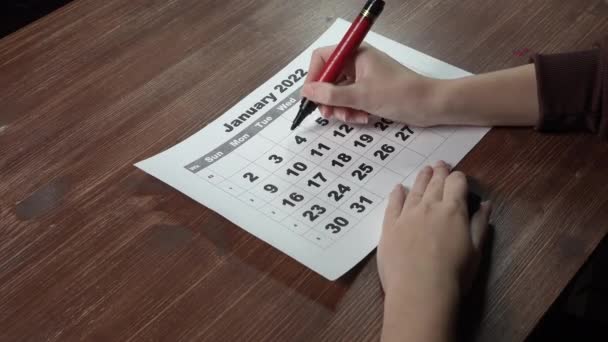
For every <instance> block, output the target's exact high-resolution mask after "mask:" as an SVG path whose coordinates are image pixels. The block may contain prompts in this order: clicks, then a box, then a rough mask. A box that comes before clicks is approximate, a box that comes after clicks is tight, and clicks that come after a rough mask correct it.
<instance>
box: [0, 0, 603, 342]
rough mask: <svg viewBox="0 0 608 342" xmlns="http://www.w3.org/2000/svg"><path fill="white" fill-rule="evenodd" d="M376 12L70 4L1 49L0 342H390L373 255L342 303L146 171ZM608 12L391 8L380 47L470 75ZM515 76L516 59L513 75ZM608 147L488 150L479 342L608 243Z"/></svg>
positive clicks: (524, 314)
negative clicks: (607, 239)
mask: <svg viewBox="0 0 608 342" xmlns="http://www.w3.org/2000/svg"><path fill="white" fill-rule="evenodd" d="M361 5H362V1H359V0H358V1H354V0H351V1H279V0H270V1H239V0H226V1H198V0H175V1H167V0H146V1H144V0H136V1H126V0H106V1H97V0H76V1H74V2H73V3H72V4H70V5H68V6H67V7H65V8H62V9H61V10H59V11H58V12H56V13H53V14H52V15H50V16H48V17H46V18H44V19H43V20H41V21H38V22H36V23H34V24H33V25H31V26H29V27H26V28H25V29H23V30H21V31H19V32H17V33H16V34H13V35H11V36H8V37H5V38H4V39H2V40H0V89H1V91H0V175H1V176H0V194H1V196H0V234H1V235H0V326H2V329H0V340H3V341H16V340H48V341H66V340H79V339H82V340H100V341H109V340H121V341H125V340H170V341H176V340H209V341H231V340H244V339H249V340H273V341H285V340H296V341H314V340H331V341H334V340H377V339H378V336H379V331H380V328H381V322H382V321H381V320H382V305H383V299H382V292H381V289H380V284H379V282H378V280H377V275H376V264H375V256H373V255H372V256H371V257H369V258H367V259H366V260H365V261H364V262H362V264H361V265H359V266H358V267H357V268H356V269H355V270H354V271H352V272H350V273H349V274H347V275H346V276H345V277H344V278H342V279H341V280H340V281H337V282H329V281H326V280H324V279H323V278H321V277H320V276H318V275H316V274H314V273H312V272H311V271H309V270H307V269H306V268H304V267H303V266H301V265H300V264H298V263H297V262H295V261H294V260H292V259H290V258H289V257H287V256H285V255H283V254H282V253H280V252H279V251H277V250H275V249H274V248H272V247H270V246H269V245H267V244H265V243H263V242H261V241H260V240H258V239H256V238H254V237H252V236H251V235H249V234H248V233H246V232H244V231H243V230H241V229H240V228H238V227H236V226H234V225H232V224H231V223H229V222H228V221H227V220H225V219H224V218H222V217H221V216H219V215H217V214H215V213H213V212H212V211H210V210H209V209H207V208H205V207H203V206H201V205H199V204H198V203H196V202H194V201H192V200H190V199H189V198H187V197H185V196H184V195H182V194H180V193H178V192H177V191H176V190H174V189H172V188H170V187H169V186H167V185H165V184H163V183H161V182H159V181H156V180H155V179H153V178H152V177H151V176H148V175H146V174H144V173H143V172H141V171H139V170H138V169H136V168H135V167H133V165H132V164H133V163H134V162H136V161H139V160H142V159H144V158H147V157H149V156H152V155H153V154H155V153H157V152H160V151H161V150H163V149H165V148H167V147H170V146H172V145H174V144H175V143H177V142H179V141H181V140H183V139H184V138H186V137H188V136H190V135H191V134H193V133H194V132H196V131H198V130H200V129H201V128H202V127H204V126H205V125H206V124H208V123H209V122H211V121H212V120H213V119H214V118H216V117H217V116H218V115H220V114H221V113H223V112H224V111H225V110H226V109H228V108H230V107H231V106H232V105H234V104H235V103H236V102H238V100H239V99H241V98H242V97H243V96H245V95H246V94H248V93H249V92H250V91H251V90H253V89H255V88H256V87H257V86H258V85H259V84H261V83H262V82H264V81H265V80H267V79H268V78H269V77H270V76H271V75H273V74H274V73H276V72H277V71H278V70H280V69H281V68H282V67H283V66H284V65H286V64H287V63H288V62H289V61H290V60H292V59H293V58H294V57H295V56H296V55H297V54H298V53H300V52H301V51H302V50H303V49H304V48H305V47H307V46H308V45H309V44H310V43H312V42H313V41H314V40H315V39H316V38H317V37H318V36H319V35H320V34H321V33H322V32H323V31H324V30H325V29H326V28H327V27H328V26H329V25H330V24H331V23H332V22H333V20H334V19H335V18H336V17H344V18H347V19H352V18H353V17H354V16H355V14H356V13H357V12H358V10H359V7H360V6H361ZM607 14H608V5H607V4H606V2H605V1H600V0H577V1H562V0H547V1H516V0H511V1H505V0H459V1H439V0H432V1H429V0H411V1H389V4H388V5H387V10H386V12H385V13H384V14H383V16H382V18H381V20H379V21H378V22H377V24H376V26H375V31H377V32H379V33H381V34H383V35H386V36H388V37H390V38H393V39H395V40H397V41H399V42H401V43H404V44H407V45H409V46H411V47H413V48H415V49H418V50H420V51H423V52H425V53H428V54H430V55H432V56H435V57H437V58H439V59H442V60H445V61H447V62H449V63H451V64H454V65H457V66H459V67H461V68H463V69H466V70H469V71H471V72H474V73H480V72H484V71H490V70H495V69H499V68H504V67H509V66H515V65H520V64H523V63H525V62H526V61H527V58H528V56H527V55H529V53H528V54H526V53H525V51H526V49H527V50H529V51H543V52H556V51H565V50H572V49H582V48H588V47H590V46H591V45H592V43H593V42H594V41H596V40H597V39H599V38H600V37H601V35H602V34H604V33H606V32H608V19H607ZM519 55H523V56H519ZM607 155H608V144H606V143H602V142H600V141H599V140H598V139H597V138H596V137H594V136H591V135H579V134H564V135H552V136H549V135H541V134H538V133H536V132H534V131H532V130H530V129H506V128H499V129H493V130H492V131H491V133H490V134H489V135H487V136H486V137H485V138H484V139H483V141H482V142H481V143H480V144H479V145H478V146H477V147H476V148H475V149H474V150H473V151H472V152H471V153H470V154H469V155H468V156H467V157H466V158H465V160H464V161H463V162H462V163H460V164H459V165H458V168H459V169H461V170H464V171H465V172H467V173H469V174H470V175H472V176H473V177H475V178H476V179H477V180H478V181H479V182H480V183H481V185H482V187H483V188H484V189H486V190H487V194H488V197H489V198H491V199H492V200H493V201H494V203H495V207H496V208H495V211H494V213H493V216H492V222H493V224H494V226H495V229H494V232H495V234H494V239H493V243H492V249H491V255H490V259H489V260H490V262H489V265H490V268H489V272H487V273H485V276H484V278H485V281H482V282H481V284H483V285H481V286H479V288H478V289H477V291H476V292H475V293H476V295H477V296H476V298H477V302H478V305H479V307H478V309H476V310H471V311H472V312H471V313H470V314H467V315H468V316H467V317H469V316H470V317H476V319H472V320H470V321H471V323H470V326H471V327H473V328H472V331H473V334H475V336H476V337H477V339H478V340H480V341H516V340H522V339H524V338H525V337H526V336H527V334H528V333H529V332H530V331H531V329H532V328H533V327H534V326H535V324H536V323H537V322H538V320H539V319H540V318H541V316H542V315H543V313H545V311H546V310H547V308H548V307H549V306H550V305H551V303H552V302H553V301H554V300H555V298H556V297H557V296H558V295H559V293H560V291H561V290H562V289H563V288H564V287H565V286H566V284H567V283H568V281H569V280H570V279H571V278H572V276H573V275H574V274H575V273H576V271H577V270H578V269H579V267H580V266H581V265H582V264H583V263H584V262H585V260H586V259H587V258H588V256H589V255H590V253H591V252H592V251H593V249H594V248H595V247H596V245H597V243H598V242H599V241H600V240H601V238H602V237H603V236H604V235H606V233H607V232H608V198H607V197H606V195H605V194H606V193H607V192H608V183H607V182H606V181H605V177H606V171H607V170H608V158H606V156H607Z"/></svg>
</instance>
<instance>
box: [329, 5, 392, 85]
mask: <svg viewBox="0 0 608 342" xmlns="http://www.w3.org/2000/svg"><path fill="white" fill-rule="evenodd" d="M383 9H384V1H382V0H369V1H368V2H367V3H366V4H365V6H364V7H363V10H362V11H361V13H360V14H359V15H358V16H357V18H356V19H355V21H353V23H352V24H351V25H350V27H349V28H348V31H346V34H345V35H344V37H343V38H342V40H341V41H340V43H338V46H336V49H335V50H334V52H333V53H332V54H331V55H330V56H329V59H328V60H327V62H326V63H325V66H324V68H323V71H321V74H320V76H319V78H318V79H317V81H319V82H327V83H334V82H335V81H336V80H337V79H338V77H339V76H340V73H341V72H342V70H343V68H344V66H345V65H346V63H348V60H349V59H350V58H351V57H352V56H353V54H355V53H356V52H357V49H358V48H359V46H360V45H361V43H362V42H363V39H365V36H366V35H367V33H368V32H369V30H370V29H371V27H372V25H373V24H374V21H375V19H376V17H378V16H379V15H380V13H382V10H383Z"/></svg>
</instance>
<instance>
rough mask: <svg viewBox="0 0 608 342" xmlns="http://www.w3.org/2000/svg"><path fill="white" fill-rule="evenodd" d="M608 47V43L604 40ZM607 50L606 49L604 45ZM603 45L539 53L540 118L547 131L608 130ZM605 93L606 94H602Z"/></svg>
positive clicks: (537, 61) (537, 64)
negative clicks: (598, 47) (563, 51)
mask: <svg viewBox="0 0 608 342" xmlns="http://www.w3.org/2000/svg"><path fill="white" fill-rule="evenodd" d="M603 45H604V46H603V47H604V48H605V47H606V45H605V44H603ZM604 50H605V49H604ZM604 55H605V53H604V52H603V51H602V49H601V48H600V49H593V50H588V51H580V52H572V53H562V54H554V55H535V56H534V57H533V58H532V61H533V62H534V64H535V68H536V80H537V87H538V100H539V108H540V120H539V122H538V124H537V126H536V128H537V129H538V130H540V131H543V132H560V131H572V130H590V131H592V132H595V133H600V134H601V135H604V136H605V134H606V132H605V131H606V125H607V124H608V123H607V122H602V121H606V115H604V118H602V109H604V110H606V108H607V107H606V105H605V103H602V101H603V102H606V100H607V97H606V96H605V93H606V89H602V88H608V84H607V83H606V80H608V78H607V77H606V76H607V73H606V62H605V59H606V56H604ZM602 93H604V94H602Z"/></svg>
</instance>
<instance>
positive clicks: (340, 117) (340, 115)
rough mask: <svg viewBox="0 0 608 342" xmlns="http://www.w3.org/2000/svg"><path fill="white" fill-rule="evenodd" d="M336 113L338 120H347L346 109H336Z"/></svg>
mask: <svg viewBox="0 0 608 342" xmlns="http://www.w3.org/2000/svg"><path fill="white" fill-rule="evenodd" d="M334 115H335V116H336V118H338V120H340V121H346V113H344V111H342V110H338V109H336V110H334Z"/></svg>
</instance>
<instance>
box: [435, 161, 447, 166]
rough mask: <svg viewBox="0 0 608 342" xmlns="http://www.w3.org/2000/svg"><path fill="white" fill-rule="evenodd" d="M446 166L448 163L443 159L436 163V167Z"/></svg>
mask: <svg viewBox="0 0 608 342" xmlns="http://www.w3.org/2000/svg"><path fill="white" fill-rule="evenodd" d="M444 166H446V163H445V162H444V161H443V160H438V161H437V162H436V163H435V167H444Z"/></svg>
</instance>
